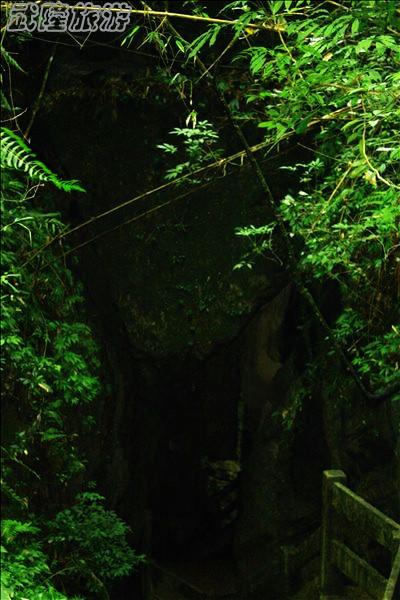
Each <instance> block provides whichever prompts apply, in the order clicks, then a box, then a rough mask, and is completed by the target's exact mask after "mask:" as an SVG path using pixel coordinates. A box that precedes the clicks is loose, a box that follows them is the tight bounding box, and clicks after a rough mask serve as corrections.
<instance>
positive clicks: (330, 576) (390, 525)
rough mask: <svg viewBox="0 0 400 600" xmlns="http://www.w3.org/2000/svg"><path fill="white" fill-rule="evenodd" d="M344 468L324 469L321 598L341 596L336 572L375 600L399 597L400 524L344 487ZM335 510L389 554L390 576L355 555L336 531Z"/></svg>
mask: <svg viewBox="0 0 400 600" xmlns="http://www.w3.org/2000/svg"><path fill="white" fill-rule="evenodd" d="M346 481H347V479H346V475H345V473H343V471H324V474H323V513H322V548H321V594H320V598H321V600H328V599H329V598H340V595H338V589H339V586H338V583H339V582H338V575H337V571H339V572H341V573H343V574H344V575H345V576H346V577H347V578H348V579H350V580H351V581H352V582H354V583H355V584H356V585H357V586H358V587H360V588H361V589H364V590H365V591H367V592H368V593H369V594H370V595H371V596H372V598H376V599H377V600H400V525H399V524H398V523H396V522H395V521H393V519H390V518H389V517H387V516H386V515H385V514H383V513H382V512H381V511H379V510H378V509H377V508H375V507H374V506H372V505H371V504H369V503H368V502H366V501H365V500H363V499H362V498H360V496H357V494H355V493H354V492H352V491H351V490H350V489H349V488H348V487H347V486H346ZM335 513H336V514H338V515H341V516H342V517H345V518H346V520H347V521H348V522H349V524H350V529H351V530H352V531H354V532H357V533H359V532H362V533H364V534H365V535H367V536H369V537H370V538H372V539H374V540H376V541H377V542H379V544H381V545H382V546H384V547H385V548H386V549H387V550H389V552H390V553H391V555H392V568H391V573H390V575H389V578H386V577H384V576H383V575H382V574H381V573H379V571H377V570H376V569H375V568H374V567H373V566H372V565H370V564H369V563H368V562H367V561H366V560H364V559H363V558H361V557H360V556H358V554H356V553H355V552H354V551H353V550H352V549H351V548H349V547H348V546H347V545H346V544H345V543H344V542H343V541H341V540H339V539H338V537H339V534H338V532H337V531H335V529H336V528H335V523H334V517H335Z"/></svg>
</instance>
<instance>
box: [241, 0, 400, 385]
mask: <svg viewBox="0 0 400 600" xmlns="http://www.w3.org/2000/svg"><path fill="white" fill-rule="evenodd" d="M295 5H296V10H295V11H292V10H291V9H293V8H294V6H295ZM271 11H272V12H273V14H274V15H275V17H276V18H277V19H280V20H281V22H285V33H284V34H283V36H281V39H280V42H278V43H276V44H275V45H274V46H273V47H270V46H253V47H250V48H248V49H245V50H244V51H242V52H241V53H240V55H239V57H238V58H239V59H241V60H246V61H248V62H249V70H250V73H251V75H252V76H253V78H254V80H253V83H252V86H251V89H250V90H249V92H248V93H247V103H248V104H249V105H250V106H253V115H254V118H255V119H256V120H257V123H258V127H260V128H262V130H263V131H265V140H266V141H267V142H269V143H270V145H271V147H274V146H276V145H278V144H280V143H283V142H284V140H287V139H290V138H291V137H293V136H297V139H298V138H299V137H301V136H303V135H305V134H306V135H309V134H310V133H313V135H314V137H313V142H312V143H311V147H309V148H308V152H309V153H311V152H312V153H314V158H312V159H311V158H310V159H309V160H308V161H306V162H303V163H301V164H297V165H294V166H290V165H288V166H287V167H284V168H286V169H289V170H291V171H294V172H295V173H296V174H297V175H298V179H299V190H298V191H297V192H296V193H292V194H290V195H287V196H286V197H284V198H283V199H282V201H281V204H280V211H281V214H282V216H283V218H284V220H285V222H286V224H287V226H288V229H289V232H290V236H292V238H294V239H295V240H296V244H298V243H301V251H300V258H299V262H298V268H299V270H300V271H301V272H302V273H303V277H305V278H306V280H309V281H311V280H313V279H319V280H321V281H324V280H327V279H334V280H335V281H337V282H338V285H339V286H340V289H341V291H342V298H343V299H344V301H345V305H344V307H343V313H342V314H341V316H340V317H339V320H338V325H337V328H336V330H335V333H336V336H337V339H338V340H339V341H340V342H341V343H342V344H343V345H344V346H345V347H346V348H347V349H348V352H349V353H350V356H351V357H352V358H353V363H354V365H355V366H356V367H357V369H358V370H359V372H360V373H361V374H363V375H364V376H365V377H367V379H369V380H370V382H371V383H373V384H375V385H378V386H384V385H385V384H388V383H392V382H394V381H396V380H398V378H399V368H400V367H399V363H398V348H399V341H400V339H399V330H398V325H397V324H396V320H397V319H398V315H397V316H396V305H397V303H398V298H397V294H398V291H397V287H396V278H397V277H398V272H399V267H400V263H399V261H400V257H399V235H398V232H399V223H400V204H399V193H400V192H399V190H400V185H399V184H400V180H399V166H400V153H399V139H400V127H399V123H400V109H399V106H400V104H399V99H400V77H399V66H400V46H399V44H398V36H399V32H398V17H397V16H396V13H395V10H394V7H393V3H390V2H389V3H386V4H385V7H383V5H382V3H380V2H372V1H371V2H352V1H349V2H345V3H342V4H337V5H332V6H330V7H327V6H324V5H321V6H317V5H315V4H313V3H307V2H296V3H294V2H292V3H283V2H280V3H279V2H275V3H273V4H271ZM263 114H264V117H263V116H262V115H263ZM306 146H310V143H307V142H306ZM242 235H243V234H242ZM257 248H258V249H265V241H264V242H263V243H262V244H261V245H258V246H257ZM350 315H351V318H350Z"/></svg>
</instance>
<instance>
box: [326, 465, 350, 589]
mask: <svg viewBox="0 0 400 600" xmlns="http://www.w3.org/2000/svg"><path fill="white" fill-rule="evenodd" d="M338 482H339V483H343V485H345V484H346V482H347V477H346V475H345V473H344V472H343V471H339V470H332V471H324V472H323V480H322V540H321V578H320V585H321V593H320V599H321V600H325V598H326V597H327V596H329V594H332V593H333V592H334V591H335V590H334V589H333V586H334V584H335V581H334V579H335V577H334V573H333V571H332V566H331V548H332V536H333V531H332V523H333V520H332V490H333V485H334V484H335V483H338Z"/></svg>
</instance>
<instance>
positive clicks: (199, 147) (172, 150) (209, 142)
mask: <svg viewBox="0 0 400 600" xmlns="http://www.w3.org/2000/svg"><path fill="white" fill-rule="evenodd" d="M190 121H191V122H192V127H183V128H181V127H175V129H173V130H172V131H171V132H170V133H171V135H176V136H178V137H180V138H183V144H181V147H180V148H178V147H177V146H175V145H173V144H168V143H164V144H158V145H157V148H160V150H162V151H163V152H165V154H171V155H172V154H176V153H179V154H180V156H183V157H184V158H185V159H186V160H185V161H184V162H181V163H179V164H177V165H175V166H174V167H172V168H170V169H168V170H167V172H166V175H165V179H166V180H174V179H178V178H179V177H182V175H187V174H190V173H192V172H194V171H196V169H199V168H201V167H202V166H204V165H205V164H207V163H209V162H212V161H216V160H218V158H220V157H221V155H222V150H221V149H220V148H214V144H216V143H217V142H218V140H219V136H218V133H217V132H216V131H215V129H214V127H213V125H212V124H211V123H209V121H207V120H203V121H197V113H195V112H191V113H190V115H189V117H188V118H187V120H186V125H188V124H189V123H190ZM188 180H189V181H190V182H191V183H198V182H199V179H196V178H195V177H190V178H188Z"/></svg>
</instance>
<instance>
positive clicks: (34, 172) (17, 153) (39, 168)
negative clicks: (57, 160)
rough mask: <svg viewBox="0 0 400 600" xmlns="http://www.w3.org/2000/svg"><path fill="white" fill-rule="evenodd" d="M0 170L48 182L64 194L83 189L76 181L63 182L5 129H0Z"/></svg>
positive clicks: (22, 142)
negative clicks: (17, 172) (10, 169)
mask: <svg viewBox="0 0 400 600" xmlns="http://www.w3.org/2000/svg"><path fill="white" fill-rule="evenodd" d="M0 147H1V155H0V156H1V168H2V169H4V168H12V169H16V170H20V171H25V173H28V175H29V177H30V178H31V179H32V180H33V181H49V182H51V183H52V184H53V185H55V186H56V187H57V188H59V189H60V190H63V191H64V192H71V191H73V190H74V191H79V192H84V189H83V188H82V186H81V185H79V183H78V181H77V180H75V179H74V180H71V181H63V180H62V179H60V178H59V177H58V176H57V175H56V174H55V173H53V172H52V171H51V170H50V169H49V168H48V167H46V165H45V164H43V163H42V162H41V161H39V160H37V158H36V155H35V154H34V152H32V150H31V149H30V148H29V146H28V145H27V144H26V143H25V142H24V141H23V140H22V139H21V138H20V137H19V136H18V135H17V134H16V133H14V132H13V131H11V130H10V129H7V128H6V127H2V128H1V133H0Z"/></svg>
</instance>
